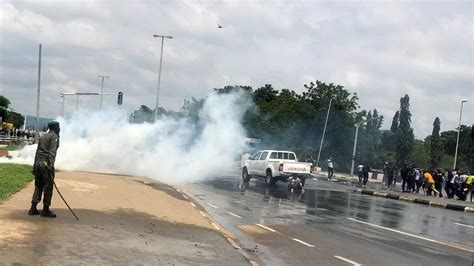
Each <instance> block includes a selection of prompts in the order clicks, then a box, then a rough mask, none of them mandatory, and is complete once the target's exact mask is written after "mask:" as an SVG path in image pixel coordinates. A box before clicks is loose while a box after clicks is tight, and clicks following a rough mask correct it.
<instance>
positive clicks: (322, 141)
mask: <svg viewBox="0 0 474 266" xmlns="http://www.w3.org/2000/svg"><path fill="white" fill-rule="evenodd" d="M331 104H332V98H331V100H329V107H328V113H327V114H326V122H325V123H324V130H323V136H322V137H321V144H320V145H319V152H318V160H317V161H316V171H317V170H318V165H319V159H320V158H321V149H322V148H323V143H324V135H325V134H326V126H327V125H328V118H329V112H330V111H331Z"/></svg>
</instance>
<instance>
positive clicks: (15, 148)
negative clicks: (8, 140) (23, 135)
mask: <svg viewBox="0 0 474 266" xmlns="http://www.w3.org/2000/svg"><path fill="white" fill-rule="evenodd" d="M21 148H22V146H20V145H8V146H6V147H0V151H16V150H19V149H21Z"/></svg>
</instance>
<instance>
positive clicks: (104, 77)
mask: <svg viewBox="0 0 474 266" xmlns="http://www.w3.org/2000/svg"><path fill="white" fill-rule="evenodd" d="M97 77H99V78H102V90H101V91H100V93H104V79H108V78H109V77H108V76H100V75H99V76H97ZM99 111H100V112H102V94H101V95H100V108H99Z"/></svg>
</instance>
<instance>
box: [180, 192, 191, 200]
mask: <svg viewBox="0 0 474 266" xmlns="http://www.w3.org/2000/svg"><path fill="white" fill-rule="evenodd" d="M181 196H183V198H185V199H189V198H188V196H186V195H184V194H183V193H181Z"/></svg>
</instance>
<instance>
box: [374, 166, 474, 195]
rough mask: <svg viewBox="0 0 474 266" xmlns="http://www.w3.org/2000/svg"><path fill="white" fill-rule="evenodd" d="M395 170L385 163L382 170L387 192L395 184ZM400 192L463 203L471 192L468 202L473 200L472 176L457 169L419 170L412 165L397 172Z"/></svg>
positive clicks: (473, 181) (473, 183)
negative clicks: (456, 200)
mask: <svg viewBox="0 0 474 266" xmlns="http://www.w3.org/2000/svg"><path fill="white" fill-rule="evenodd" d="M396 172H397V171H396V169H395V167H394V166H393V165H392V164H391V163H389V162H386V163H385V166H384V168H383V173H384V181H383V182H384V184H385V187H386V188H387V189H389V190H393V188H394V187H395V184H396V180H397V179H396ZM399 176H400V178H401V182H402V183H401V188H402V192H406V193H424V194H426V195H428V196H435V197H444V196H446V197H447V198H450V199H453V198H456V199H458V200H462V201H465V200H466V199H467V196H468V195H469V193H470V192H471V197H470V201H472V198H473V193H472V190H473V187H474V175H473V173H470V175H467V174H465V173H463V172H462V171H461V170H459V169H454V170H443V169H441V168H438V169H430V170H428V169H421V168H418V167H414V166H412V165H405V166H404V167H402V168H401V169H400V171H399Z"/></svg>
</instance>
